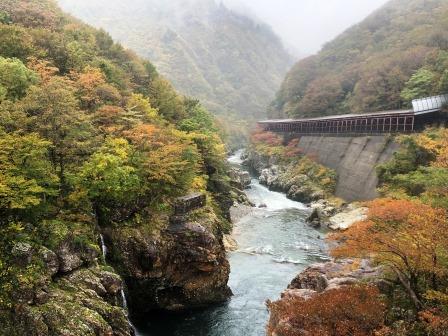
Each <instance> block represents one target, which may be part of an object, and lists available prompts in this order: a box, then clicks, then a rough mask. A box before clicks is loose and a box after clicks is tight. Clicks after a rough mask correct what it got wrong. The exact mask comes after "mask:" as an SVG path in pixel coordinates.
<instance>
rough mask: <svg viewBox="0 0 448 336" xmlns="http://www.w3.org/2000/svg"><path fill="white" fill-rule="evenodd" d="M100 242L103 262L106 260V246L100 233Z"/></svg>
mask: <svg viewBox="0 0 448 336" xmlns="http://www.w3.org/2000/svg"><path fill="white" fill-rule="evenodd" d="M100 240H101V253H102V254H103V257H104V260H106V257H107V246H106V243H105V242H104V236H103V235H102V234H101V233H100Z"/></svg>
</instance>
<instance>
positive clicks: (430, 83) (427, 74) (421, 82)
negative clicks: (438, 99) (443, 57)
mask: <svg viewBox="0 0 448 336" xmlns="http://www.w3.org/2000/svg"><path fill="white" fill-rule="evenodd" d="M435 78H436V75H435V74H434V73H433V72H432V71H430V70H429V69H427V68H426V67H424V68H421V69H419V70H418V71H417V72H416V73H415V74H414V75H412V77H411V79H409V81H408V82H407V83H406V86H405V87H404V89H403V91H402V92H401V98H403V100H404V101H406V102H410V101H412V100H413V99H417V98H423V97H428V96H430V95H431V94H432V93H433V92H434V86H435V83H436V80H435Z"/></svg>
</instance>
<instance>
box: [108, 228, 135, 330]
mask: <svg viewBox="0 0 448 336" xmlns="http://www.w3.org/2000/svg"><path fill="white" fill-rule="evenodd" d="M100 242H101V253H102V254H103V257H104V260H106V257H107V246H106V243H105V242H104V236H103V235H102V234H101V233H100ZM123 286H124V284H123ZM120 295H121V304H122V306H123V309H124V310H125V312H126V317H127V319H128V323H129V326H130V327H131V328H132V329H133V330H134V332H135V335H136V336H138V335H139V334H138V333H137V329H136V328H135V326H134V325H133V324H132V322H131V320H130V318H129V309H128V300H127V299H126V294H125V292H124V288H121V291H120Z"/></svg>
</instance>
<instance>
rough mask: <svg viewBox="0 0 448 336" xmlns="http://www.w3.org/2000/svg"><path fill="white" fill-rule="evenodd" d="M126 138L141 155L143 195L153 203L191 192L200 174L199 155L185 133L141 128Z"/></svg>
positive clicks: (146, 127) (142, 125)
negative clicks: (193, 182)
mask: <svg viewBox="0 0 448 336" xmlns="http://www.w3.org/2000/svg"><path fill="white" fill-rule="evenodd" d="M125 134H126V136H127V137H128V139H130V141H131V143H132V144H133V145H134V146H135V147H136V148H137V149H138V151H139V156H140V157H139V163H138V165H139V171H140V174H141V176H142V183H143V185H142V188H141V191H142V192H143V193H144V194H145V195H146V197H147V198H148V199H149V200H150V202H151V203H155V202H157V201H159V200H160V199H164V198H168V197H171V196H178V195H181V194H182V193H184V192H186V191H188V189H189V188H190V186H191V183H192V181H193V179H194V178H195V176H196V174H197V173H198V162H199V154H198V151H197V148H196V146H195V145H193V144H192V143H191V140H190V139H189V137H187V136H186V135H185V133H182V132H179V131H176V130H173V129H169V130H161V129H159V128H157V127H156V126H154V125H149V124H141V125H138V126H136V127H135V128H133V129H132V130H130V131H128V132H126V133H125Z"/></svg>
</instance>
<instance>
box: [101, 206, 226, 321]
mask: <svg viewBox="0 0 448 336" xmlns="http://www.w3.org/2000/svg"><path fill="white" fill-rule="evenodd" d="M161 222H162V224H161V225H162V226H163V228H162V229H161V230H155V231H152V232H150V231H149V230H146V229H144V228H145V225H143V226H142V227H140V228H114V229H109V230H106V231H105V237H106V242H107V243H108V244H109V246H110V255H111V256H110V262H111V263H112V264H113V265H114V266H116V267H117V269H118V270H120V273H121V274H122V275H123V277H124V279H125V280H126V284H127V288H128V299H129V307H130V310H131V312H132V313H133V314H134V316H136V317H143V316H144V315H145V314H147V313H149V312H150V311H152V310H168V311H178V310H184V309H190V308H196V307H202V306H206V305H208V304H212V303H217V302H222V301H225V300H226V299H228V298H229V296H230V295H231V291H230V289H229V287H228V286H227V281H228V277H229V273H230V267H229V263H228V261H227V259H226V253H225V249H224V245H223V241H222V237H223V233H222V231H221V229H220V223H219V219H218V218H217V216H216V215H215V214H214V212H213V209H211V208H209V207H205V208H203V209H197V210H194V211H192V212H191V213H188V214H185V215H183V216H175V217H172V218H171V220H170V219H168V218H163V219H161Z"/></svg>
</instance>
